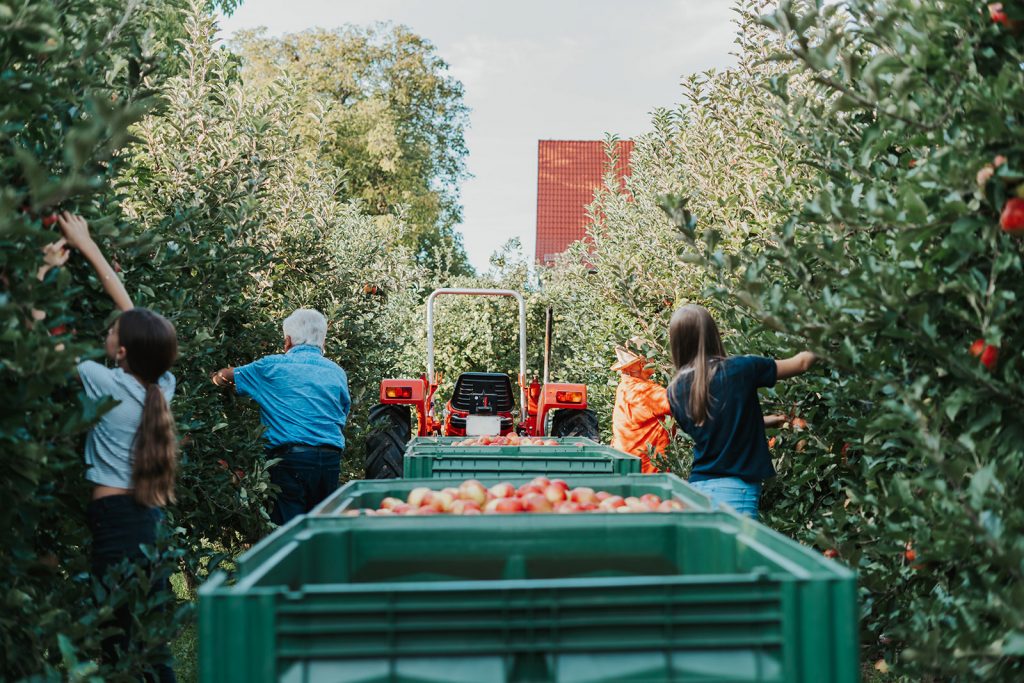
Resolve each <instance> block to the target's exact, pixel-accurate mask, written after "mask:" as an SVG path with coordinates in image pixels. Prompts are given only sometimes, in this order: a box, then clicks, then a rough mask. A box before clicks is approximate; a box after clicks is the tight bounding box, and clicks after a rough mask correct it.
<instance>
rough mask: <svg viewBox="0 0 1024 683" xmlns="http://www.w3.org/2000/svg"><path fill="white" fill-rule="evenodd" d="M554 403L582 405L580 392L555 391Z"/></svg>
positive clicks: (581, 393)
mask: <svg viewBox="0 0 1024 683" xmlns="http://www.w3.org/2000/svg"><path fill="white" fill-rule="evenodd" d="M555 401H557V402H558V403H583V392H582V391H556V392H555Z"/></svg>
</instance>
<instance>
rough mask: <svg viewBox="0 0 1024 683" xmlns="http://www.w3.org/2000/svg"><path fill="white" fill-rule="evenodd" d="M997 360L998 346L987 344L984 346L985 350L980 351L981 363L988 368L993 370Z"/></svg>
mask: <svg viewBox="0 0 1024 683" xmlns="http://www.w3.org/2000/svg"><path fill="white" fill-rule="evenodd" d="M998 362H999V347H998V346H992V345H991V344H989V345H988V346H986V347H985V350H984V351H982V352H981V364H982V365H984V366H985V367H986V368H988V369H989V370H995V368H996V364H997V363H998Z"/></svg>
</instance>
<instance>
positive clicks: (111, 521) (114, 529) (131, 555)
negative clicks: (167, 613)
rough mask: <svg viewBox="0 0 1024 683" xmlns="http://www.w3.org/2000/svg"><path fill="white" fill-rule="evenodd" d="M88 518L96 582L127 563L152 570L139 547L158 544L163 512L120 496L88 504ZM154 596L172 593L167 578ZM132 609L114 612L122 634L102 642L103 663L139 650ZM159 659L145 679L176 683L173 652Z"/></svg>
mask: <svg viewBox="0 0 1024 683" xmlns="http://www.w3.org/2000/svg"><path fill="white" fill-rule="evenodd" d="M87 515H88V518H89V530H90V531H91V532H92V573H93V576H94V577H96V580H97V581H100V582H103V581H104V580H105V577H106V574H107V571H108V570H109V569H110V568H111V567H113V566H115V565H117V564H119V563H120V562H121V561H122V560H124V559H129V560H131V561H132V562H134V563H136V564H138V565H140V566H142V567H144V568H146V569H148V568H149V561H148V560H147V559H146V558H145V556H144V555H143V554H142V551H141V550H140V549H139V545H148V546H152V545H155V544H156V533H157V526H159V525H160V524H161V522H162V520H163V512H162V511H161V510H159V509H158V508H151V507H146V506H144V505H139V504H138V503H136V502H135V499H134V498H132V496H130V495H119V496H106V497H104V498H97V499H96V500H93V501H92V502H90V503H89V507H88V510H87ZM109 580H116V579H109ZM108 588H110V586H108ZM155 592H164V593H170V592H171V585H170V583H169V582H168V581H167V579H166V578H165V579H158V580H156V581H155V582H154V584H153V586H152V588H151V594H152V593H155ZM171 604H172V605H173V600H172V602H171ZM131 607H132V606H131V605H120V606H118V607H117V608H116V609H114V615H113V619H112V621H113V624H114V625H115V626H117V627H118V628H119V629H120V630H121V632H120V633H118V634H117V635H113V636H109V637H107V638H105V639H104V640H103V661H104V662H106V663H108V664H113V663H114V662H116V661H117V658H118V651H119V650H120V651H128V650H129V649H131V648H134V647H137V645H136V643H135V639H134V638H133V637H132V613H131ZM157 655H158V657H157V659H161V658H162V659H163V661H162V662H160V663H159V664H157V665H155V666H154V671H152V672H146V674H145V676H144V678H143V679H144V680H145V681H160V683H174V681H175V676H174V670H173V669H172V668H171V651H170V648H168V647H161V648H159V650H158V652H157Z"/></svg>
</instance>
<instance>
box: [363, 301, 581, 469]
mask: <svg viewBox="0 0 1024 683" xmlns="http://www.w3.org/2000/svg"><path fill="white" fill-rule="evenodd" d="M442 295H459V296H508V297H514V298H515V299H516V301H518V302H519V377H518V384H519V409H518V410H517V409H516V404H515V398H514V395H513V392H512V379H511V378H510V377H509V376H508V375H505V374H503V373H500V372H464V373H462V374H461V375H459V378H458V380H456V382H455V390H454V392H453V395H452V397H451V399H449V400H448V402H447V403H445V404H444V406H443V408H442V409H441V410H440V411H438V410H437V407H436V406H435V396H434V394H435V392H436V391H437V387H438V384H439V383H440V377H438V376H437V375H436V374H435V372H434V300H435V299H436V298H437V297H439V296H442ZM546 332H547V334H546V339H545V353H544V381H543V384H541V383H540V382H538V381H537V378H536V377H534V378H532V379H530V380H529V383H527V370H526V303H525V302H524V301H523V297H522V295H520V294H519V292H514V291H511V290H506V289H438V290H435V291H434V292H433V293H432V294H431V295H430V297H429V298H428V299H427V372H426V374H425V375H421V376H420V377H419V378H417V379H385V380H383V381H382V382H381V383H380V404H379V405H376V406H374V407H373V409H371V410H370V435H369V437H368V438H367V441H366V478H367V479H392V478H396V477H401V476H402V455H403V453H404V452H405V447H406V445H407V443H408V442H409V439H410V437H411V436H412V418H411V415H410V409H409V406H413V407H414V408H415V409H416V424H417V430H416V435H417V436H484V435H490V436H505V435H508V434H511V433H512V432H516V433H517V434H520V435H523V436H544V435H545V430H546V428H547V420H548V417H549V414H550V417H551V425H550V434H549V435H550V436H584V437H587V438H590V439H594V440H595V441H596V440H597V438H598V427H597V416H596V415H594V412H593V411H591V410H588V409H587V386H586V385H585V384H549V383H548V361H549V359H550V355H551V354H550V351H551V315H550V311H549V312H548V324H547V331H546ZM438 403H439V402H438ZM439 412H440V414H439ZM517 416H521V417H522V419H521V420H519V422H518V424H517V423H516V417H517Z"/></svg>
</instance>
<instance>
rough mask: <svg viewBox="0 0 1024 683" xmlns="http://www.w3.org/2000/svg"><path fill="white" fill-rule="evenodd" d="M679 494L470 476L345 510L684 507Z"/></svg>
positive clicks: (410, 512)
mask: <svg viewBox="0 0 1024 683" xmlns="http://www.w3.org/2000/svg"><path fill="white" fill-rule="evenodd" d="M685 508H686V506H684V505H683V504H682V503H681V502H679V501H678V500H674V499H670V500H662V499H661V498H660V497H659V496H656V495H655V494H653V493H645V494H644V495H642V496H640V497H635V496H630V497H628V498H623V497H622V496H617V495H615V494H612V493H608V492H607V491H595V490H594V489H592V488H590V487H588V486H578V487H576V488H574V489H571V488H569V485H568V484H566V483H565V482H564V481H562V480H561V479H548V478H547V477H537V478H536V479H534V480H533V481H531V482H530V483H529V484H523V485H522V486H520V487H519V488H518V489H517V488H516V487H515V486H513V485H512V484H509V483H501V484H495V485H494V486H492V487H490V488H487V487H486V486H484V485H483V484H481V483H480V482H478V481H476V480H475V479H470V480H468V481H464V482H462V483H461V484H459V486H458V488H455V487H448V488H444V489H441V490H440V491H435V490H433V489H429V488H427V487H425V486H422V487H418V488H414V489H413V490H412V491H410V492H409V496H408V497H407V498H406V499H405V500H402V499H401V498H392V497H388V498H385V499H384V500H382V501H381V503H380V507H379V508H377V509H376V510H372V509H362V510H348V511H346V512H345V513H344V514H346V515H351V516H355V515H360V514H362V515H384V516H386V515H439V514H449V515H489V514H512V513H517V512H557V513H561V514H572V513H577V512H678V511H681V510H684V509H685Z"/></svg>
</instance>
